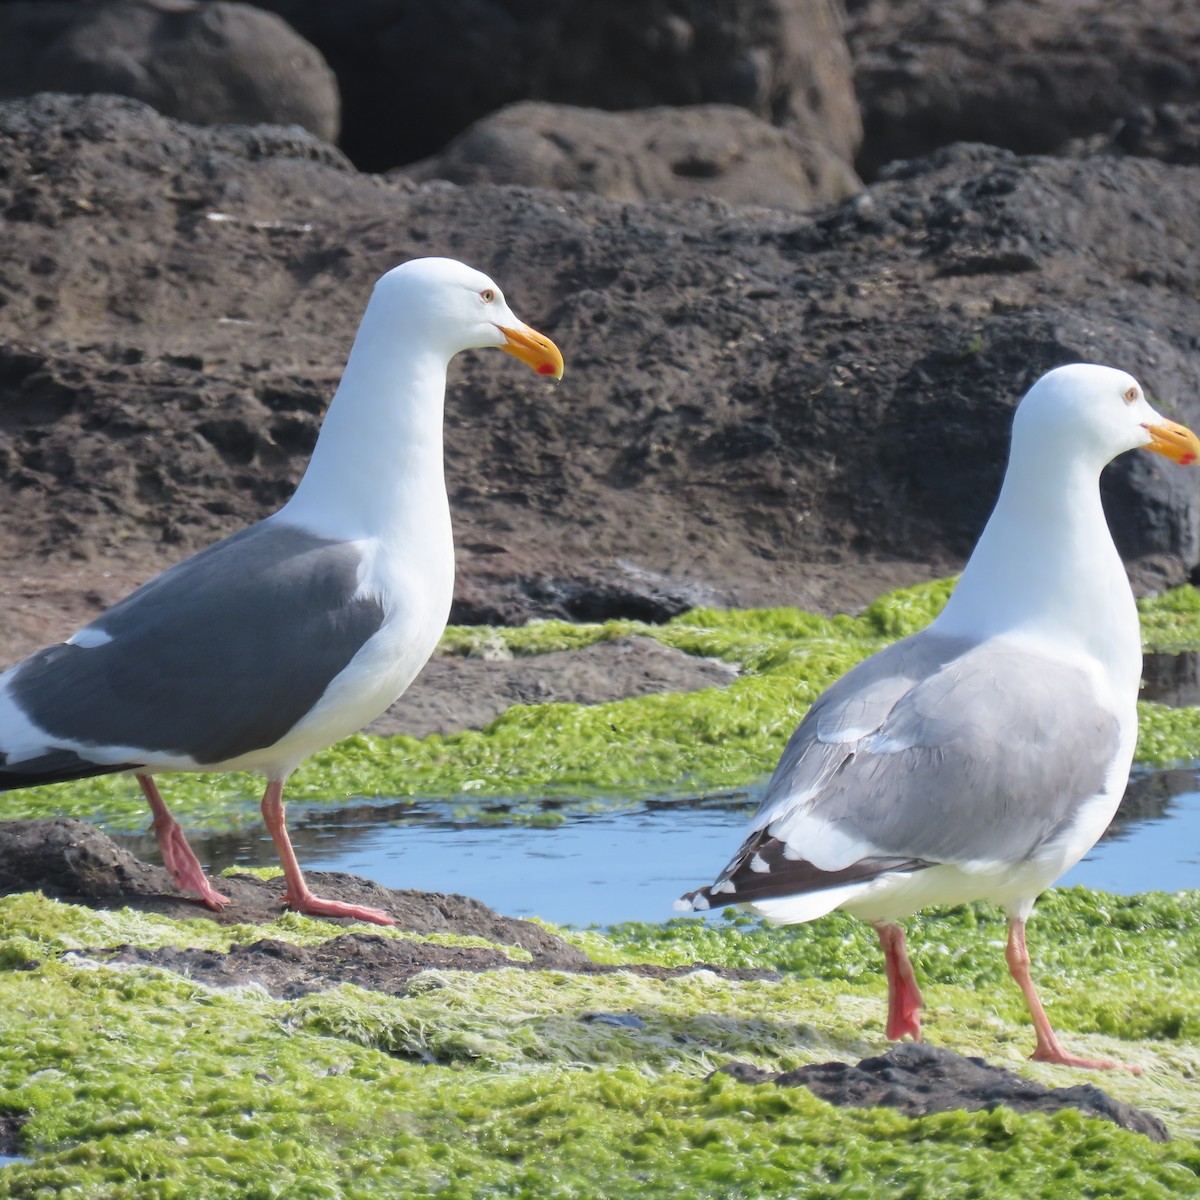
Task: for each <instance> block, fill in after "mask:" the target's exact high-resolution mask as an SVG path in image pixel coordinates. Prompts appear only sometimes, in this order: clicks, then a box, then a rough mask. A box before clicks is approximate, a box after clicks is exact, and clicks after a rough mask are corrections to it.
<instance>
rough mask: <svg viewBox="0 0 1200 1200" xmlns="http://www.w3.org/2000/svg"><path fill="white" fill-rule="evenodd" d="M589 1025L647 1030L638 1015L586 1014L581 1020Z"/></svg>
mask: <svg viewBox="0 0 1200 1200" xmlns="http://www.w3.org/2000/svg"><path fill="white" fill-rule="evenodd" d="M579 1019H580V1020H581V1021H585V1022H586V1023H587V1024H589V1025H612V1026H613V1027H614V1028H616V1029H645V1028H646V1022H645V1021H643V1020H642V1018H641V1017H639V1016H638V1015H637V1013H604V1012H586V1013H584V1014H583V1016H581V1017H580V1018H579Z"/></svg>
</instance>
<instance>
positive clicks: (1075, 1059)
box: [1029, 1046, 1142, 1075]
mask: <svg viewBox="0 0 1200 1200" xmlns="http://www.w3.org/2000/svg"><path fill="white" fill-rule="evenodd" d="M1029 1057H1030V1058H1031V1059H1032V1060H1033V1061H1034V1062H1044V1063H1057V1064H1058V1066H1060V1067H1083V1068H1084V1069H1085V1070H1089V1071H1128V1072H1130V1074H1133V1075H1140V1074H1141V1073H1142V1068H1141V1067H1139V1066H1138V1065H1137V1063H1123V1062H1117V1060H1116V1059H1115V1058H1080V1057H1079V1056H1078V1055H1076V1054H1068V1053H1067V1052H1066V1051H1065V1050H1064V1049H1063V1048H1062V1047H1061V1046H1053V1047H1049V1046H1039V1047H1038V1048H1037V1049H1036V1050H1035V1051H1034V1052H1033V1053H1032V1054H1031V1055H1030V1056H1029Z"/></svg>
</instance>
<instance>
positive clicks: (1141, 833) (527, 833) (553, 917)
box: [131, 769, 1200, 926]
mask: <svg viewBox="0 0 1200 1200" xmlns="http://www.w3.org/2000/svg"><path fill="white" fill-rule="evenodd" d="M754 799H755V797H754V796H753V795H750V794H747V793H739V794H735V795H728V796H722V797H711V798H708V799H706V800H702V801H684V800H677V801H671V802H666V801H664V802H659V803H652V804H645V805H642V806H641V807H639V808H636V809H633V810H630V809H624V810H621V811H610V812H600V813H587V814H576V815H572V816H568V817H567V818H566V819H565V820H564V821H563V823H562V824H560V825H558V826H555V827H552V828H537V827H529V826H523V825H519V826H514V825H503V824H500V825H496V824H482V825H481V824H463V823H461V822H456V821H454V820H452V819H451V817H450V815H449V813H448V811H447V810H445V809H441V810H439V809H438V808H436V807H435V808H426V809H424V810H418V811H416V812H414V810H413V808H412V807H411V806H408V805H395V806H390V807H381V806H359V807H358V808H355V809H341V810H319V809H317V810H314V809H310V810H308V811H307V812H303V811H300V810H297V811H296V812H295V813H294V816H293V821H292V824H293V830H294V841H295V843H296V848H297V852H298V854H299V856H300V861H301V863H302V865H303V866H304V868H305V869H306V870H310V871H348V872H352V873H353V874H356V875H364V876H366V877H368V878H370V879H374V880H376V881H377V882H379V883H382V884H384V885H385V886H387V887H392V888H418V889H421V890H424V891H440V892H462V893H465V894H466V895H469V896H474V897H476V898H477V899H479V900H482V901H483V902H484V903H485V904H488V905H490V906H491V907H493V908H495V909H496V910H498V911H499V912H502V913H505V914H506V915H509V916H540V917H544V918H545V919H546V920H548V921H554V922H556V923H559V924H570V925H581V926H586V925H592V924H596V925H611V924H616V923H617V922H620V921H665V920H668V919H669V918H670V917H672V916H673V915H675V914H674V912H673V910H672V902H673V901H674V900H675V898H676V897H677V896H678V895H679V894H680V893H681V892H684V891H687V890H689V889H690V888H694V887H696V886H698V885H700V884H703V883H708V882H710V881H711V880H712V878H713V877H714V875H715V874H716V872H717V871H718V870H719V869H720V868H721V867H722V866H723V865H724V863H725V861H726V860H727V859H728V858H729V857H730V855H731V854H732V853H733V851H734V850H735V849H736V848H737V845H738V843H739V841H740V839H741V836H742V833H743V830H744V828H745V825H746V823H747V820H748V818H749V816H750V814H751V812H752V811H753V807H754ZM195 843H196V849H197V852H198V853H199V855H200V857H201V859H202V861H204V862H205V863H206V865H209V866H211V867H212V868H214V869H218V870H219V869H221V868H222V867H224V866H231V865H254V866H264V865H273V864H274V863H275V862H276V859H275V855H274V850H273V848H272V846H271V843H270V839H269V838H267V836H266V834H265V832H262V833H260V831H259V830H250V831H247V832H244V833H242V834H241V835H239V836H238V837H236V838H232V839H230V838H224V839H210V840H208V841H207V842H206V841H205V840H204V839H202V838H196V839H195ZM131 848H132V849H133V850H134V851H135V853H137V854H139V855H140V856H141V857H143V858H147V859H150V860H152V861H157V858H156V851H157V847H156V846H155V844H154V841H153V839H152V838H139V839H136V841H135V842H134V844H133V845H131ZM1062 883H1064V884H1082V885H1084V886H1086V887H1092V888H1097V889H1101V890H1104V891H1110V892H1118V893H1126V894H1130V893H1135V892H1142V891H1150V890H1166V891H1174V890H1177V889H1180V888H1197V887H1200V769H1188V770H1173V771H1158V772H1153V773H1145V774H1142V775H1139V776H1138V777H1136V778H1135V779H1134V781H1133V782H1132V783H1131V785H1130V788H1129V791H1128V793H1127V795H1126V798H1125V800H1124V801H1123V803H1122V808H1121V811H1120V813H1118V816H1117V819H1116V821H1114V823H1113V826H1112V827H1111V828H1110V830H1109V832H1108V834H1107V835H1106V836H1105V838H1104V839H1103V840H1102V841H1101V842H1100V843H1098V844H1097V846H1096V847H1095V848H1094V849H1093V850H1092V851H1091V852H1090V853H1089V854H1088V855H1087V857H1086V858H1085V859H1084V860H1083V862H1081V863H1079V865H1078V866H1076V867H1075V868H1073V869H1072V870H1071V871H1070V872H1068V874H1067V875H1066V876H1064V877H1063V880H1062Z"/></svg>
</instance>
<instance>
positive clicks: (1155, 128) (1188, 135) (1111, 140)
mask: <svg viewBox="0 0 1200 1200" xmlns="http://www.w3.org/2000/svg"><path fill="white" fill-rule="evenodd" d="M1063 153H1065V154H1069V155H1071V156H1073V157H1078V158H1085V157H1095V156H1098V155H1102V156H1105V157H1111V158H1130V157H1132V158H1157V159H1160V160H1161V161H1162V162H1168V163H1178V164H1180V165H1182V166H1189V167H1196V166H1200V104H1160V105H1157V106H1156V107H1150V106H1149V105H1145V106H1142V107H1141V108H1138V109H1136V110H1134V111H1133V112H1130V113H1129V114H1128V115H1127V116H1125V117H1123V118H1122V119H1121V120H1119V121H1117V122H1116V124H1115V125H1113V126H1112V128H1111V129H1109V130H1107V131H1106V132H1104V133H1101V134H1096V135H1093V136H1092V137H1090V138H1078V139H1076V140H1075V141H1072V142H1070V143H1068V144H1067V145H1066V146H1065V147H1064V148H1063Z"/></svg>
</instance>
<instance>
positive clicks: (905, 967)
mask: <svg viewBox="0 0 1200 1200" xmlns="http://www.w3.org/2000/svg"><path fill="white" fill-rule="evenodd" d="M875 932H876V933H877V934H878V935H879V944H880V945H881V946H882V947H883V966H884V971H885V973H886V974H887V982H888V1019H887V1036H888V1038H889V1039H890V1040H892V1041H894V1042H898V1041H900V1039H901V1038H903V1037H904V1036H905V1035H906V1034H907V1035H908V1036H909V1037H911V1038H912V1040H913V1041H914V1042H919V1041H920V1040H921V1005H922V1004H923V1003H924V1000H923V999H922V997H921V989H920V988H919V987H918V986H917V977H916V975H915V974H914V973H913V969H912V963H911V962H909V959H908V950H907V948H906V946H905V944H904V930H903V929H902V928H901V927H900V926H899V925H890V924H887V923H881V924H878V925H876V926H875Z"/></svg>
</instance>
